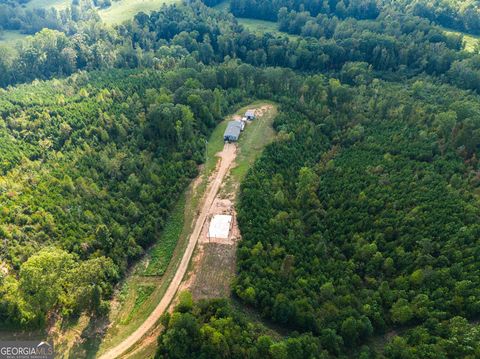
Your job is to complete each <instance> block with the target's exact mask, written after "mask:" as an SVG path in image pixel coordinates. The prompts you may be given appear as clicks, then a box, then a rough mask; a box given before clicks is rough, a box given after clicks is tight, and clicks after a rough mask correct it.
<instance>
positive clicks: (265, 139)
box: [221, 101, 277, 197]
mask: <svg viewBox="0 0 480 359" xmlns="http://www.w3.org/2000/svg"><path fill="white" fill-rule="evenodd" d="M266 106H268V110H267V111H265V113H264V114H263V116H262V118H261V120H253V121H252V122H251V123H249V124H248V126H247V127H246V128H245V131H244V132H243V133H242V135H241V136H240V140H239V141H238V154H237V158H236V160H235V166H234V167H233V168H232V170H231V171H230V175H229V176H228V178H227V180H226V182H225V186H224V187H223V189H222V193H221V194H222V195H223V196H226V197H228V195H229V194H231V193H232V192H235V191H236V190H237V189H238V186H239V184H240V183H241V182H242V180H243V178H244V177H245V175H246V174H247V172H248V169H249V168H250V167H251V166H252V165H253V163H254V162H255V160H256V159H257V157H258V156H259V155H260V153H261V152H262V150H263V149H264V147H265V146H266V145H268V144H269V143H270V142H272V141H273V139H274V138H275V131H274V130H273V128H272V123H273V120H274V119H275V116H276V115H277V107H276V105H275V104H273V103H270V102H261V101H258V102H254V103H253V104H251V105H249V106H246V107H243V108H241V109H240V110H238V111H237V115H240V116H241V115H243V114H244V113H245V111H246V110H247V109H249V108H252V107H255V108H260V107H266Z"/></svg>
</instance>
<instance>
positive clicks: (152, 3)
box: [26, 0, 180, 25]
mask: <svg viewBox="0 0 480 359" xmlns="http://www.w3.org/2000/svg"><path fill="white" fill-rule="evenodd" d="M176 2H180V0H118V1H115V0H113V1H112V5H111V6H109V7H108V8H105V9H99V10H98V13H99V14H100V17H101V18H102V20H103V21H105V22H106V23H107V24H110V25H116V24H120V23H121V22H123V21H125V20H129V19H131V18H133V17H134V16H135V15H136V14H138V13H139V12H145V13H150V12H151V11H154V10H159V9H160V8H161V7H162V5H164V4H167V5H169V4H173V3H176ZM71 3H72V2H71V0H31V1H30V2H28V3H27V4H26V7H27V8H28V9H34V8H40V9H47V8H50V7H54V8H55V9H57V10H63V9H65V8H67V7H68V6H70V4H71Z"/></svg>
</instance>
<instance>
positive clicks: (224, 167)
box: [99, 143, 236, 359]
mask: <svg viewBox="0 0 480 359" xmlns="http://www.w3.org/2000/svg"><path fill="white" fill-rule="evenodd" d="M217 156H218V157H220V165H219V166H218V169H217V171H216V174H215V177H214V179H213V180H212V181H211V182H210V183H209V184H208V188H207V191H206V196H205V199H204V200H203V205H202V208H201V210H200V213H199V215H198V217H197V220H196V223H195V227H194V229H193V232H192V234H191V235H190V238H189V240H188V246H187V249H186V250H185V252H184V253H183V257H182V261H181V262H180V265H179V266H178V269H177V272H176V273H175V276H174V277H173V279H172V281H171V282H170V285H169V286H168V288H167V291H166V292H165V295H164V296H163V298H162V300H161V301H160V303H159V304H158V305H157V307H156V308H155V309H154V310H153V312H152V313H151V314H150V316H149V317H148V318H147V320H145V322H143V324H142V325H141V326H140V327H138V328H137V330H135V331H134V332H133V333H132V334H130V336H128V337H127V338H126V339H125V340H124V341H123V342H122V343H120V344H119V345H117V346H116V347H114V348H112V349H110V350H108V351H107V352H106V353H104V354H103V355H102V356H100V358H99V359H113V358H117V357H119V356H120V355H122V354H123V353H125V352H126V351H127V350H128V349H129V348H130V347H132V346H133V345H134V344H135V343H137V342H138V341H139V340H140V339H141V338H142V337H143V336H144V335H145V334H147V333H148V331H149V330H150V329H151V328H152V327H153V326H154V325H155V323H156V322H157V321H158V320H159V319H160V317H161V316H162V314H163V313H164V312H165V311H166V310H167V309H168V307H169V305H170V303H171V301H172V300H173V297H174V296H175V294H176V293H177V291H178V287H179V286H180V283H181V282H182V279H183V277H184V276H185V273H186V271H187V268H188V264H189V263H190V259H191V258H192V254H193V251H194V249H195V246H196V245H197V242H198V238H199V236H200V233H201V231H202V227H203V225H204V223H205V221H206V219H207V216H208V213H209V211H210V207H211V206H212V203H213V201H214V200H215V197H216V195H217V193H218V190H219V189H220V186H221V184H222V182H223V179H224V177H225V175H226V174H227V172H228V170H229V169H230V166H231V165H232V163H233V161H234V160H235V157H236V146H235V145H234V144H228V143H226V144H225V146H224V147H223V150H222V151H221V152H219V153H218V154H217Z"/></svg>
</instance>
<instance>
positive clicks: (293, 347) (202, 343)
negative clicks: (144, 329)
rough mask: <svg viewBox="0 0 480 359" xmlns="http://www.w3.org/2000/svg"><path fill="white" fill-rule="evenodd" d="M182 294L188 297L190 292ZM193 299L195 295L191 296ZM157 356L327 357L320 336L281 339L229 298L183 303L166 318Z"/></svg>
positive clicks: (266, 358) (299, 358)
mask: <svg viewBox="0 0 480 359" xmlns="http://www.w3.org/2000/svg"><path fill="white" fill-rule="evenodd" d="M182 296H183V297H184V298H185V297H188V296H189V293H183V294H182ZM190 300H191V296H190ZM163 324H164V326H165V330H164V332H163V333H162V334H161V335H160V337H159V338H158V345H159V346H158V350H157V354H156V356H155V357H156V358H171V359H173V358H178V359H183V358H199V359H200V358H205V359H207V358H209V359H210V358H238V359H243V358H259V359H260V358H262V359H264V358H265V359H268V358H272V359H277V358H294V359H297V358H298V359H303V358H323V357H326V356H325V353H324V352H323V351H322V349H321V346H320V343H319V341H318V340H317V339H315V338H313V337H312V336H310V335H301V336H296V337H292V338H288V339H284V340H282V341H277V340H274V339H273V338H271V337H270V336H268V335H266V334H265V328H263V327H261V326H259V325H258V324H253V323H251V322H249V321H248V320H247V318H245V317H244V316H243V315H242V314H241V313H239V312H237V311H235V310H234V309H233V308H232V307H231V306H230V305H229V303H228V301H226V300H210V301H200V302H199V303H195V304H194V305H189V306H185V305H182V303H181V304H179V305H178V306H177V307H176V309H175V311H174V312H173V314H172V315H169V314H167V315H165V317H164V318H163Z"/></svg>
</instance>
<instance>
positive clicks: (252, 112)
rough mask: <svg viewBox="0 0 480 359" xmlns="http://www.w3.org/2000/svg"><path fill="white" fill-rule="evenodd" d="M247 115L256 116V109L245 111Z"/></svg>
mask: <svg viewBox="0 0 480 359" xmlns="http://www.w3.org/2000/svg"><path fill="white" fill-rule="evenodd" d="M245 116H246V117H255V111H254V110H248V111H247V112H245Z"/></svg>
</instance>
